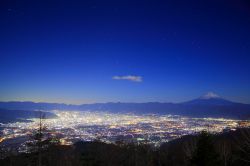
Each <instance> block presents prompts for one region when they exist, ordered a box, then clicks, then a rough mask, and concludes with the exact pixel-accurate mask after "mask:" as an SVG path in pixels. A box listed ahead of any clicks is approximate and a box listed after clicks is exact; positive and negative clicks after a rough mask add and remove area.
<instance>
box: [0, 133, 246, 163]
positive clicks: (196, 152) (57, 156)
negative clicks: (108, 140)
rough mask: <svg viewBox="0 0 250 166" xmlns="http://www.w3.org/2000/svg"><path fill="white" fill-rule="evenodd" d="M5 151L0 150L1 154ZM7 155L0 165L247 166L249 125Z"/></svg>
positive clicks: (78, 144) (56, 147) (48, 148)
mask: <svg viewBox="0 0 250 166" xmlns="http://www.w3.org/2000/svg"><path fill="white" fill-rule="evenodd" d="M47 145H49V144H47ZM6 153H7V152H4V151H1V157H2V158H3V157H4V155H6ZM8 155H9V157H5V158H4V159H1V160H0V165H1V166H15V165H16V166H36V165H38V166H41V165H43V166H249V165H250V129H238V130H236V131H234V132H227V133H223V134H219V135H210V134H209V133H207V132H202V133H200V134H199V135H196V136H185V137H183V138H180V139H177V140H174V141H171V142H169V143H166V144H163V145H162V146H161V147H159V148H154V147H151V146H149V145H146V144H140V145H135V144H124V143H122V142H117V144H116V145H113V144H105V143H101V142H98V141H96V142H78V143H76V144H74V145H73V146H62V145H55V144H51V145H50V146H46V148H44V149H43V150H41V151H39V152H38V151H31V152H30V153H28V154H19V155H11V154H8Z"/></svg>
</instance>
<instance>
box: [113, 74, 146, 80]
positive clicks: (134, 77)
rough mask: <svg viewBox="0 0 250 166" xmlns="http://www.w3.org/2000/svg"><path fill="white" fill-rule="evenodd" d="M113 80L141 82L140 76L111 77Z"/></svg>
mask: <svg viewBox="0 0 250 166" xmlns="http://www.w3.org/2000/svg"><path fill="white" fill-rule="evenodd" d="M112 79H113V80H128V81H133V82H142V77H141V76H132V75H127V76H113V77H112Z"/></svg>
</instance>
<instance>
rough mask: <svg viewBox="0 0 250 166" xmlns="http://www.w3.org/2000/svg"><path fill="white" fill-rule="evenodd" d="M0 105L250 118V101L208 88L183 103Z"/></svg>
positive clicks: (4, 104) (2, 104) (0, 104)
mask: <svg viewBox="0 0 250 166" xmlns="http://www.w3.org/2000/svg"><path fill="white" fill-rule="evenodd" d="M0 108H4V109H10V110H39V109H41V110H47V111H49V110H79V111H109V112H115V113H117V112H123V113H138V114H140V113H149V114H174V115H183V116H190V117H221V118H235V119H249V118H250V104H242V103H236V102H232V101H228V100H226V99H223V98H221V97H220V96H218V95H216V94H215V93H212V92H209V93H207V94H205V95H203V96H201V97H199V98H197V99H194V100H191V101H187V102H183V103H159V102H148V103H121V102H117V103H112V102H110V103H94V104H82V105H67V104H58V103H34V102H0Z"/></svg>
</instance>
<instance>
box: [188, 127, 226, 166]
mask: <svg viewBox="0 0 250 166" xmlns="http://www.w3.org/2000/svg"><path fill="white" fill-rule="evenodd" d="M191 165H192V166H220V165H222V164H221V161H220V159H219V155H218V154H217V153H216V151H215V149H214V145H213V142H212V136H211V135H210V134H209V133H207V132H206V131H203V132H201V134H200V135H199V138H198V143H197V148H196V150H195V152H194V155H193V157H192V159H191Z"/></svg>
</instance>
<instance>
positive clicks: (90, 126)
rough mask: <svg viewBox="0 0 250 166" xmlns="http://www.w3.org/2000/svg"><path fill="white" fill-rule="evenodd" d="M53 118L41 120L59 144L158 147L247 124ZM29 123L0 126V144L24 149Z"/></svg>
mask: <svg viewBox="0 0 250 166" xmlns="http://www.w3.org/2000/svg"><path fill="white" fill-rule="evenodd" d="M53 113H55V114H56V115H57V118H53V119H44V120H43V124H44V125H45V126H46V128H47V129H48V131H49V132H50V133H52V134H54V135H56V136H57V137H59V138H60V142H61V144H64V145H69V144H72V143H74V142H76V141H80V140H82V141H94V140H99V141H103V142H106V143H117V142H119V141H122V142H127V143H131V142H133V143H135V142H147V143H150V144H153V145H155V146H159V145H160V144H161V143H163V142H168V141H170V140H173V139H176V138H179V137H181V136H184V135H192V134H195V133H197V132H200V131H202V130H209V132H211V133H219V132H222V131H226V130H234V129H235V128H237V127H240V125H244V127H246V126H248V125H249V123H248V122H245V123H243V122H244V121H239V120H231V119H219V118H188V117H182V116H177V115H156V114H143V115H135V114H129V113H128V114H121V113H109V112H87V111H84V112H79V111H59V110H57V111H53ZM29 120H31V122H15V123H7V124H1V125H0V127H1V129H2V137H1V140H0V141H1V142H3V143H5V144H9V142H11V141H12V142H13V140H16V142H18V143H17V144H18V146H25V142H26V141H28V140H29V136H30V135H32V133H33V132H34V130H36V129H37V128H38V124H39V119H29Z"/></svg>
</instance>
